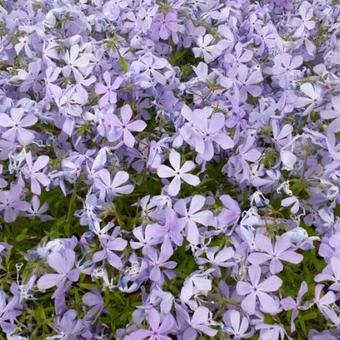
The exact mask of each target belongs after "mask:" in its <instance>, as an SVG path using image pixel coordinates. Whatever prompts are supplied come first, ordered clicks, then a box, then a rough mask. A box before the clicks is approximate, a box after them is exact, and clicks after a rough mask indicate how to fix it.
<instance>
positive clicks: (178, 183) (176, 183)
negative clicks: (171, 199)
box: [168, 176, 181, 196]
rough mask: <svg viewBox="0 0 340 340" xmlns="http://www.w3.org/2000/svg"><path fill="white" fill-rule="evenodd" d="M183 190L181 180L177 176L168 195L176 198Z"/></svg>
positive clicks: (170, 186)
mask: <svg viewBox="0 0 340 340" xmlns="http://www.w3.org/2000/svg"><path fill="white" fill-rule="evenodd" d="M180 190H181V178H180V177H179V176H175V177H174V179H173V180H172V181H171V182H170V184H169V186H168V193H169V195H170V196H176V195H177V194H178V193H179V191H180Z"/></svg>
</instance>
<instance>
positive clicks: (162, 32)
mask: <svg viewBox="0 0 340 340" xmlns="http://www.w3.org/2000/svg"><path fill="white" fill-rule="evenodd" d="M169 36H170V32H169V30H168V29H167V28H166V26H165V25H161V27H160V29H159V37H160V38H161V39H163V40H166V39H168V38H169Z"/></svg>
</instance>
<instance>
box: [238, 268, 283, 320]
mask: <svg viewBox="0 0 340 340" xmlns="http://www.w3.org/2000/svg"><path fill="white" fill-rule="evenodd" d="M248 275H249V279H250V283H248V282H245V281H239V282H237V285H236V290H237V293H238V294H239V295H241V296H245V298H244V299H243V300H242V303H241V307H242V309H243V310H244V311H245V312H247V313H248V314H250V315H252V314H255V310H256V301H257V299H258V300H259V302H260V309H261V311H263V312H265V313H270V314H276V313H278V311H279V306H278V303H277V302H276V301H275V300H274V298H273V297H272V296H271V295H269V294H268V293H271V292H275V291H277V290H278V289H279V288H280V287H281V285H282V280H281V279H280V278H279V277H277V276H275V275H272V276H269V277H268V278H267V279H265V280H263V281H262V282H260V279H261V268H260V267H259V266H257V265H252V266H250V267H249V268H248Z"/></svg>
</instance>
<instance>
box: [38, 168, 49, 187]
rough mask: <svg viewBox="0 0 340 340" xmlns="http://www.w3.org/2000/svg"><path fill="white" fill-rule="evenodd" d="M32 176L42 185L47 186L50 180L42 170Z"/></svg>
mask: <svg viewBox="0 0 340 340" xmlns="http://www.w3.org/2000/svg"><path fill="white" fill-rule="evenodd" d="M34 177H35V178H36V179H37V180H38V181H39V182H40V183H41V184H42V185H43V186H44V187H46V186H48V185H49V184H50V183H51V181H50V179H49V178H48V177H47V175H45V174H44V173H42V172H38V173H37V174H35V175H34Z"/></svg>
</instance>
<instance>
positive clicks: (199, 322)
mask: <svg viewBox="0 0 340 340" xmlns="http://www.w3.org/2000/svg"><path fill="white" fill-rule="evenodd" d="M176 311H177V314H178V318H181V319H182V320H183V321H182V322H185V324H186V326H187V327H186V329H185V331H184V333H183V338H184V339H190V340H193V339H196V338H197V333H198V332H199V333H203V334H206V335H208V336H209V337H214V336H215V335H216V334H217V330H216V329H213V328H211V327H210V326H211V325H214V322H213V320H212V314H211V312H210V311H209V309H208V308H206V307H203V306H200V307H198V308H196V309H195V311H194V314H193V315H192V316H191V317H190V315H189V314H188V312H187V311H186V310H185V309H184V308H182V307H181V306H179V305H176Z"/></svg>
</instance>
